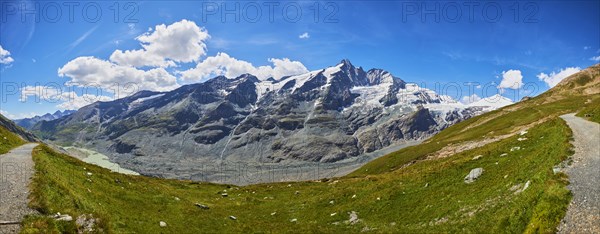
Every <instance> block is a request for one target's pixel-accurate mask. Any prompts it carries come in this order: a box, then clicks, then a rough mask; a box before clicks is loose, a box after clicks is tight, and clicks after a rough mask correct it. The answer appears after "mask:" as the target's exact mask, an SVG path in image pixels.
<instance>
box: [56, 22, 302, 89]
mask: <svg viewBox="0 0 600 234" xmlns="http://www.w3.org/2000/svg"><path fill="white" fill-rule="evenodd" d="M209 38H210V35H209V34H208V32H207V31H206V30H205V29H204V28H200V27H198V26H197V25H196V23H194V22H192V21H188V20H181V21H179V22H176V23H173V24H171V25H164V24H161V25H157V26H156V27H155V28H154V29H152V28H150V29H149V30H148V32H146V33H144V34H143V35H141V36H139V37H137V38H136V40H138V41H139V42H140V44H141V46H142V47H143V48H142V49H138V50H126V51H121V50H116V51H114V52H113V53H112V55H111V56H110V59H109V60H104V59H100V58H95V57H78V58H75V59H73V60H71V61H69V62H68V63H66V64H65V65H64V66H62V67H61V68H59V69H58V75H59V76H60V77H67V78H69V80H68V81H67V82H66V83H65V85H67V86H77V87H84V86H90V85H91V86H94V87H98V88H101V89H104V90H108V91H110V90H114V89H115V88H116V87H123V86H124V85H129V84H135V85H136V87H135V88H136V90H137V91H139V90H153V91H170V90H173V89H175V88H177V87H179V86H180V84H179V83H178V78H179V79H180V81H182V82H185V83H190V82H198V81H204V80H206V79H207V78H211V77H212V76H216V75H225V76H227V77H229V78H234V77H237V76H239V75H241V74H244V73H250V74H253V75H255V76H257V77H258V78H260V79H266V78H268V77H274V78H276V79H277V78H281V77H283V76H288V75H296V74H301V73H306V72H308V69H306V67H305V66H304V65H303V64H302V63H301V62H298V61H291V60H289V59H288V58H280V59H277V58H271V59H268V61H269V62H270V63H272V65H268V66H259V67H255V66H254V65H252V63H250V62H247V61H244V60H238V59H236V58H233V57H231V56H229V55H228V54H226V53H217V55H215V56H210V57H206V58H204V59H201V58H202V57H204V56H206V44H205V41H206V40H207V39H209ZM188 62H194V63H195V66H194V67H193V68H191V69H189V70H185V71H175V73H170V72H169V71H172V70H169V71H167V70H166V67H178V66H179V65H180V63H188ZM175 75H177V76H178V77H175ZM117 85H118V86H117ZM129 94H132V93H131V92H128V93H127V95H129ZM115 96H116V97H122V96H124V95H121V94H115Z"/></svg>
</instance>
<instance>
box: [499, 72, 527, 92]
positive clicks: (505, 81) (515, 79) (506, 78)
mask: <svg viewBox="0 0 600 234" xmlns="http://www.w3.org/2000/svg"><path fill="white" fill-rule="evenodd" d="M521 87H523V75H521V71H520V70H508V71H503V72H502V81H501V82H500V84H499V85H498V88H499V89H520V88H521Z"/></svg>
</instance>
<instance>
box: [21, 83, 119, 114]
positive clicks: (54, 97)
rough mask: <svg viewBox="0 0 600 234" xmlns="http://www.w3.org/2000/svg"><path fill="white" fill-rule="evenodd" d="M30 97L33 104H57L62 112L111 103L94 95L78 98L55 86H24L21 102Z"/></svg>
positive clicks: (102, 96)
mask: <svg viewBox="0 0 600 234" xmlns="http://www.w3.org/2000/svg"><path fill="white" fill-rule="evenodd" d="M30 97H34V98H35V100H34V101H35V102H49V103H58V104H57V105H56V107H58V108H59V109H63V110H76V109H79V108H81V107H84V106H87V105H89V104H92V103H94V102H97V101H103V102H105V101H112V100H113V98H111V97H108V96H104V95H96V94H83V95H81V96H79V95H78V94H77V93H75V92H73V91H63V90H62V89H60V88H59V87H56V86H25V87H23V88H22V89H21V98H20V99H19V100H20V101H21V102H28V101H30V99H29V98H30Z"/></svg>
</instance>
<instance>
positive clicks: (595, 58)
mask: <svg viewBox="0 0 600 234" xmlns="http://www.w3.org/2000/svg"><path fill="white" fill-rule="evenodd" d="M590 60H592V61H596V62H600V55H598V56H594V57H591V58H590Z"/></svg>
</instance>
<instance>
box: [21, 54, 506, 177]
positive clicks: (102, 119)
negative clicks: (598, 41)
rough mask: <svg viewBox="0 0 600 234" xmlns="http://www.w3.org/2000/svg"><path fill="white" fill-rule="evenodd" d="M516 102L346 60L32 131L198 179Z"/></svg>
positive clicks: (213, 83) (390, 142)
mask: <svg viewBox="0 0 600 234" xmlns="http://www.w3.org/2000/svg"><path fill="white" fill-rule="evenodd" d="M509 104H512V102H511V101H510V100H509V99H506V98H504V97H502V96H500V95H498V96H497V97H495V98H493V97H491V98H486V99H482V100H481V101H479V102H475V103H472V104H469V105H465V104H462V103H459V102H457V101H456V100H454V99H452V98H451V97H449V96H445V95H439V94H437V93H435V92H434V91H432V90H429V89H426V88H421V87H419V86H418V85H415V84H412V83H407V82H405V81H404V80H402V79H400V78H398V77H395V76H393V75H392V74H391V73H389V72H387V71H385V70H382V69H370V70H367V71H365V70H363V68H361V67H355V66H354V65H353V64H352V63H350V61H348V60H342V61H341V62H340V63H339V64H337V65H335V66H332V67H328V68H325V69H321V70H316V71H311V72H308V73H306V74H301V75H296V76H287V77H282V78H280V79H273V78H269V79H266V80H259V79H258V78H257V77H256V76H253V75H251V74H244V75H241V76H238V77H235V78H231V77H225V76H217V77H215V78H212V79H210V80H208V81H206V82H203V83H198V84H190V85H185V86H182V87H180V88H178V89H175V90H173V91H169V92H152V91H141V92H138V93H136V94H134V95H132V96H129V97H126V98H122V99H118V100H115V101H110V102H96V103H93V104H90V105H88V106H85V107H83V108H81V109H79V110H77V111H76V112H74V113H72V114H70V115H66V116H63V117H60V118H57V119H54V120H44V121H39V122H38V123H36V124H35V125H34V126H33V127H32V128H31V129H32V131H33V132H35V133H37V134H38V136H41V137H42V138H44V139H47V140H50V141H53V142H54V143H57V144H60V145H76V146H80V147H84V148H90V149H93V150H96V151H98V152H101V153H103V154H106V155H108V156H109V157H110V159H111V161H114V162H116V163H118V164H120V165H121V166H123V167H126V168H129V169H132V170H135V171H137V172H140V173H141V174H144V175H151V176H158V177H167V178H194V173H196V171H198V167H201V166H204V165H214V164H217V163H223V162H238V163H241V164H243V165H244V166H249V167H254V166H256V167H259V166H260V165H264V164H293V163H333V162H345V161H348V160H352V159H354V160H356V159H360V158H361V157H362V156H364V155H365V154H368V153H373V152H375V151H378V150H381V149H384V148H386V147H393V146H398V145H402V144H405V143H408V142H418V141H420V140H423V139H426V138H428V137H430V136H432V135H433V134H436V133H437V132H439V131H441V130H442V129H444V128H446V127H448V126H450V125H452V124H455V123H457V122H460V121H462V120H465V119H468V118H470V117H473V116H475V115H479V114H481V113H483V112H487V111H490V110H493V109H496V108H499V107H502V106H505V105H509ZM358 161H360V160H358ZM210 173H213V174H215V173H226V172H222V171H218V172H210ZM210 173H209V174H210Z"/></svg>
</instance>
